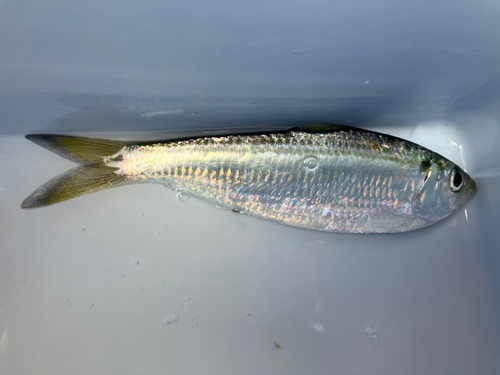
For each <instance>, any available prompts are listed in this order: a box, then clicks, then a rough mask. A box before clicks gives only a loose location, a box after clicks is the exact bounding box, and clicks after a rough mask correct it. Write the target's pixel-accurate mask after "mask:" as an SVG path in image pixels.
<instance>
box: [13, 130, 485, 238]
mask: <svg viewBox="0 0 500 375" xmlns="http://www.w3.org/2000/svg"><path fill="white" fill-rule="evenodd" d="M27 138H28V139H31V140H32V141H34V142H36V143H38V144H40V145H41V146H43V147H46V148H48V149H51V150H52V151H54V152H56V153H58V154H59V155H61V156H64V157H67V158H68V159H70V160H73V161H75V162H77V163H79V164H82V167H79V168H76V169H75V170H72V171H69V172H67V173H66V174H63V175H61V176H59V177H56V178H54V179H53V180H51V181H49V182H48V183H46V184H45V185H43V186H42V187H41V188H39V189H38V190H37V191H35V192H34V193H33V194H32V195H31V196H30V197H28V198H27V199H26V200H25V201H24V202H23V205H22V207H24V208H34V207H41V206H45V205H49V204H53V203H57V202H59V201H62V200H65V199H70V198H72V197H76V196H78V195H82V194H86V193H89V192H91V191H98V190H102V189H106V188H109V187H112V186H119V185H123V184H129V183H134V182H142V181H145V182H161V183H168V184H169V185H171V186H174V187H175V188H176V189H178V190H184V191H187V192H189V193H191V194H192V195H195V196H197V197H200V198H202V199H205V200H208V201H210V202H213V203H216V204H217V205H220V206H224V207H227V208H230V209H233V210H235V211H239V212H243V213H246V214H248V215H253V216H256V217H260V218H263V219H267V220H271V221H275V222H279V223H282V224H287V225H291V226H295V227H300V228H305V229H314V230H321V231H331V232H349V233H392V232H404V231H408V230H413V229H418V228H421V227H425V226H427V225H430V224H432V223H434V222H436V221H439V220H441V219H442V218H444V217H446V216H448V215H450V214H451V213H452V212H453V211H455V210H456V209H458V207H460V206H461V205H463V204H464V203H465V202H466V201H467V200H468V199H469V198H470V196H471V195H472V194H473V193H474V191H475V183H474V181H473V180H472V179H471V178H470V177H469V176H468V175H467V174H466V173H465V172H464V171H463V170H461V169H460V168H459V167H458V166H456V165H455V164H453V163H452V162H451V161H449V160H447V159H445V158H443V157H442V156H440V155H439V154H437V153H434V152H432V151H430V150H428V149H426V148H424V147H421V146H419V145H417V144H415V143H412V142H408V141H405V140H403V139H400V138H396V137H392V136H389V135H384V134H379V133H374V132H370V131H365V130H362V129H356V128H350V127H343V126H336V125H333V126H332V125H314V126H311V127H303V128H299V129H293V130H290V131H285V132H275V133H271V134H248V135H244V134H239V135H238V134H237V135H227V136H216V137H200V138H194V139H187V140H179V141H160V142H140V143H136V144H134V143H133V142H128V143H127V142H120V141H108V140H100V139H95V140H94V139H91V138H80V137H70V136H58V135H33V136H27ZM94 176H97V178H94ZM457 176H458V177H457ZM455 185H456V186H455ZM458 185H460V186H458Z"/></svg>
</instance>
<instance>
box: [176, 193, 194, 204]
mask: <svg viewBox="0 0 500 375" xmlns="http://www.w3.org/2000/svg"><path fill="white" fill-rule="evenodd" d="M177 199H178V200H180V201H181V202H182V203H187V202H189V200H190V199H191V194H189V193H188V192H187V191H180V192H178V193H177Z"/></svg>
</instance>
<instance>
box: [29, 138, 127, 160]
mask: <svg viewBox="0 0 500 375" xmlns="http://www.w3.org/2000/svg"><path fill="white" fill-rule="evenodd" d="M26 139H29V140H30V141H32V142H34V143H36V144H37V145H39V146H42V147H43V148H46V149H47V150H50V151H52V152H53V153H55V154H57V155H59V156H62V157H63V158H66V159H69V160H71V161H72V162H75V163H77V164H81V165H96V164H102V163H103V162H104V161H105V160H106V158H110V157H113V156H114V155H116V154H118V153H119V152H120V151H121V150H122V149H123V148H125V147H127V146H129V145H130V143H129V142H124V141H113V140H108V139H100V138H86V137H74V136H70V135H57V134H28V135H27V136H26Z"/></svg>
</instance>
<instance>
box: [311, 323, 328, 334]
mask: <svg viewBox="0 0 500 375" xmlns="http://www.w3.org/2000/svg"><path fill="white" fill-rule="evenodd" d="M312 326H313V329H314V330H315V331H318V332H325V326H324V325H323V324H321V323H313V325H312Z"/></svg>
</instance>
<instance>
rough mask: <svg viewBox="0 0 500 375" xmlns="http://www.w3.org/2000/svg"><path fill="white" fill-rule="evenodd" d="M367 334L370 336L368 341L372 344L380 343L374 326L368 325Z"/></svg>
mask: <svg viewBox="0 0 500 375" xmlns="http://www.w3.org/2000/svg"><path fill="white" fill-rule="evenodd" d="M365 336H366V337H367V338H368V343H369V344H370V345H371V346H378V345H379V344H380V338H379V335H378V333H377V332H374V331H373V327H368V328H366V329H365Z"/></svg>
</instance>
